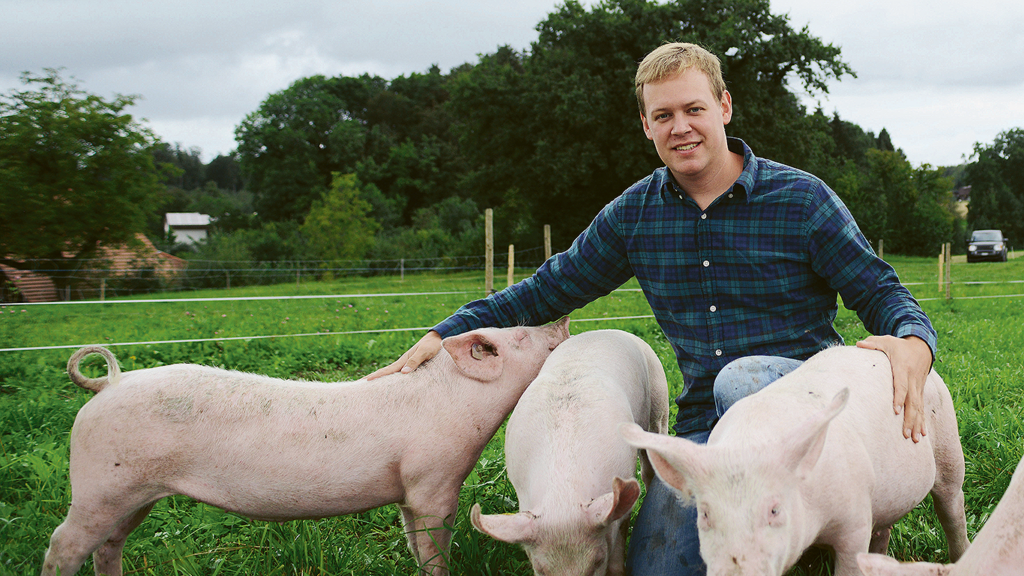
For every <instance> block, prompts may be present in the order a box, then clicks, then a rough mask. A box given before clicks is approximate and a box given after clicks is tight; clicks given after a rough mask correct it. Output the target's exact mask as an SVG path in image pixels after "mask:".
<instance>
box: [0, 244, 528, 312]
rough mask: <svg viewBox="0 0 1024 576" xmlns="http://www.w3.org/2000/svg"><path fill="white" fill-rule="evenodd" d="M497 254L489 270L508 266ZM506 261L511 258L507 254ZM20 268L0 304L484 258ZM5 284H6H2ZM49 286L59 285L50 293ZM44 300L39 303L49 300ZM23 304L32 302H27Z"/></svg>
mask: <svg viewBox="0 0 1024 576" xmlns="http://www.w3.org/2000/svg"><path fill="white" fill-rule="evenodd" d="M544 254H545V248H544V247H536V248H529V249H526V250H519V251H517V254H515V264H516V269H519V270H531V271H532V270H535V269H536V268H537V267H539V266H540V265H541V264H542V263H543V262H544ZM501 256H502V255H501V254H500V253H499V256H498V257H497V258H496V259H495V261H494V262H493V265H494V266H495V267H499V268H504V267H506V266H507V265H508V262H507V261H506V260H505V259H504V258H503V257H501ZM510 257H511V256H510ZM23 264H24V267H25V268H24V269H19V270H13V269H6V270H5V275H6V276H7V278H6V279H5V278H4V277H3V276H0V302H20V301H22V300H23V299H25V298H24V296H25V294H24V292H23V291H22V290H19V289H18V287H19V286H21V285H23V284H24V283H25V280H26V279H28V278H33V279H34V280H33V281H34V282H47V283H49V285H50V289H49V291H48V292H49V293H52V294H56V297H57V299H59V300H62V301H71V300H101V301H102V300H106V299H107V298H115V297H119V296H131V295H136V294H147V293H152V292H185V291H193V290H201V289H215V288H232V287H235V288H237V287H242V286H267V285H273V284H284V283H296V284H301V283H302V282H305V281H315V280H324V279H332V278H342V277H351V276H381V275H390V276H399V277H403V276H404V275H405V274H406V273H415V272H452V273H454V272H464V271H483V270H484V269H485V266H486V264H487V258H486V256H484V255H479V256H444V257H436V258H401V259H397V260H288V261H274V262H252V261H241V260H235V261H232V260H187V261H186V265H185V266H184V267H183V268H181V269H180V270H176V271H166V270H159V269H156V268H155V267H153V266H148V265H139V266H127V267H117V268H111V267H105V266H104V264H105V261H103V260H99V259H86V260H80V261H76V262H75V265H74V267H73V268H67V267H64V266H61V265H60V264H63V262H61V261H56V260H29V261H26V262H24V263H23ZM4 280H6V281H4ZM53 286H61V287H62V288H61V289H60V290H56V289H54V288H53ZM52 299H53V298H52V297H50V298H46V299H45V300H52ZM28 301H29V302H32V301H33V299H31V298H29V299H28Z"/></svg>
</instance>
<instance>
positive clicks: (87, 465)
mask: <svg viewBox="0 0 1024 576" xmlns="http://www.w3.org/2000/svg"><path fill="white" fill-rule="evenodd" d="M567 337H568V319H567V318H566V319H563V320H562V321H561V322H559V323H557V324H552V325H549V326H546V327H540V328H507V329H500V330H499V329H493V328H491V329H482V330H476V331H473V332H469V333H466V334H463V335H461V336H455V337H451V338H447V339H445V340H444V342H443V350H442V351H441V352H440V353H439V354H438V355H437V356H436V357H435V358H434V359H433V360H431V361H430V362H429V363H426V364H424V365H423V367H422V368H420V369H419V370H416V371H415V372H413V373H412V374H408V375H403V374H394V375H391V376H385V377H382V378H380V379H378V380H374V381H373V382H367V381H366V380H357V381H355V382H334V383H322V382H303V381H290V380H280V379H276V378H268V377H266V376H258V375H254V374H246V373H242V372H230V371H227V370H220V369H217V368H210V367H205V366H196V365H192V364H177V365H174V366H162V367H159V368H149V369H145V370H135V371H132V372H127V373H124V374H121V373H120V370H119V369H118V367H117V361H116V359H115V358H114V356H113V355H112V354H111V353H110V352H108V351H107V350H106V349H104V348H101V347H88V348H83V349H81V350H79V351H78V352H76V353H75V354H74V355H73V356H72V357H71V360H70V361H69V362H68V374H69V375H70V376H71V379H72V380H73V381H74V382H75V383H76V384H78V385H79V386H82V387H83V388H87V389H89V390H94V391H96V392H98V393H97V394H96V396H95V397H94V398H92V399H91V400H90V401H89V402H88V403H86V404H85V406H83V407H82V409H81V410H80V411H79V412H78V416H77V418H75V424H74V427H73V429H72V432H71V509H70V511H69V512H68V517H67V518H66V519H65V520H64V523H63V524H61V525H60V526H59V527H57V529H56V530H55V531H54V533H53V536H52V537H51V538H50V547H49V549H48V550H47V552H46V558H45V560H44V562H43V569H42V574H43V575H44V576H51V575H53V574H54V573H55V572H56V571H57V570H58V569H59V570H60V573H61V574H62V575H63V576H71V575H73V574H75V573H76V572H77V571H78V569H79V568H80V567H81V565H82V563H83V562H84V561H85V559H86V558H87V557H88V555H89V554H90V553H93V562H94V565H95V569H96V574H106V575H111V576H118V575H120V574H121V552H122V549H123V548H124V544H125V540H126V538H127V537H128V534H129V533H130V532H131V531H132V530H133V529H134V528H135V527H136V526H138V525H139V524H140V523H141V522H142V520H143V519H144V518H145V516H146V514H148V513H149V511H150V510H151V509H152V507H153V504H154V503H155V502H156V501H157V500H159V499H161V498H163V497H165V496H170V495H172V494H185V495H187V496H191V497H192V498H195V499H196V500H200V501H202V502H207V503H209V504H213V505H215V506H218V507H220V508H223V509H225V510H229V511H232V512H237V513H239V514H242V515H244V516H247V517H249V518H253V519H259V520H273V521H283V520H292V519H300V518H323V517H327V516H337V515H341V514H350V513H355V512H361V511H364V510H368V509H370V508H375V507H378V506H383V505H385V504H391V503H397V504H398V506H399V508H400V509H401V511H402V517H403V520H404V522H405V530H406V535H407V536H408V541H409V548H410V549H411V550H412V552H413V555H414V556H415V557H416V560H417V562H418V563H419V564H420V566H421V569H422V571H423V572H429V573H432V574H446V573H447V572H448V568H447V561H446V559H445V557H444V555H445V554H446V553H447V548H448V543H449V541H450V538H451V534H450V533H449V531H448V530H447V529H445V528H443V526H442V523H445V524H448V525H451V523H452V522H453V521H454V518H455V512H456V508H457V506H458V499H459V489H460V487H461V486H462V482H463V481H464V480H465V478H466V476H467V475H469V472H470V471H471V470H472V468H473V466H474V465H475V464H476V461H477V459H478V458H479V456H480V452H481V451H482V450H483V448H484V446H485V445H486V444H487V442H488V440H489V439H490V438H491V436H492V435H493V434H494V433H495V432H496V431H497V429H498V427H499V426H500V425H501V423H502V422H503V421H504V419H505V416H507V415H508V413H509V412H510V411H511V410H512V408H513V407H514V406H515V403H516V401H517V400H518V399H519V396H520V395H521V394H522V392H523V390H524V389H525V388H526V386H527V385H528V384H529V383H530V381H531V380H532V379H533V378H534V377H535V376H536V375H537V372H538V371H539V370H540V367H541V365H542V363H543V362H544V359H546V358H547V356H548V354H549V353H550V351H551V350H553V349H554V348H555V347H556V346H557V345H558V344H560V343H561V342H562V341H563V340H565V339H566V338H567ZM91 353H99V354H102V355H103V356H104V357H106V359H107V364H108V373H107V377H106V378H95V379H88V378H85V377H83V376H82V374H81V372H79V370H78V363H79V362H80V360H81V359H82V357H84V356H85V355H87V354H91Z"/></svg>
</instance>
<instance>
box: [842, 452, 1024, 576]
mask: <svg viewBox="0 0 1024 576" xmlns="http://www.w3.org/2000/svg"><path fill="white" fill-rule="evenodd" d="M857 562H859V563H860V567H861V569H862V570H864V573H865V574H867V575H868V576H1020V575H1021V574H1024V460H1021V463H1020V464H1017V471H1016V472H1014V473H1013V478H1011V479H1010V486H1009V488H1007V489H1006V493H1005V494H1003V498H1002V500H1000V501H999V504H997V505H996V509H995V510H994V511H993V512H992V515H991V516H989V519H988V522H986V523H985V526H984V527H983V528H982V529H981V531H979V532H978V535H977V536H975V537H974V542H973V543H972V544H971V547H970V548H968V549H967V552H965V553H964V555H963V556H961V557H960V559H959V560H957V562H956V564H930V563H927V562H916V563H915V562H912V563H908V564H900V563H899V562H897V561H895V560H893V559H892V558H889V557H888V556H882V555H880V554H858V555H857Z"/></svg>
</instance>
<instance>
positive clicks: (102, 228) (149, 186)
mask: <svg viewBox="0 0 1024 576" xmlns="http://www.w3.org/2000/svg"><path fill="white" fill-rule="evenodd" d="M22 81H23V82H24V83H25V84H26V85H27V86H29V87H33V86H35V87H37V89H35V90H31V89H28V90H11V91H10V93H8V94H5V95H3V96H0V183H2V184H0V186H2V189H0V263H3V264H6V265H8V266H12V267H14V268H19V269H33V268H34V267H36V266H38V263H37V262H35V260H38V259H46V260H47V261H48V264H47V266H45V267H52V268H56V269H58V270H68V269H72V268H75V267H76V266H78V264H79V262H80V261H81V260H83V259H85V258H89V257H91V256H94V255H95V254H96V251H97V250H98V249H99V248H100V246H101V245H106V246H114V247H116V246H118V245H121V244H123V243H126V242H131V241H134V237H135V233H136V232H140V231H142V230H143V228H144V225H145V221H146V216H147V215H148V214H149V213H150V211H152V210H153V209H154V208H155V199H156V196H157V194H158V193H159V192H160V190H161V186H160V183H159V174H158V172H157V169H156V167H155V165H154V162H153V153H152V147H153V145H154V142H155V137H154V136H153V134H152V133H151V132H150V131H149V130H148V129H147V128H145V127H143V126H141V125H140V124H139V123H137V122H136V121H135V120H134V119H133V118H132V116H131V115H130V114H127V113H125V109H126V108H127V107H129V106H130V105H131V104H132V103H133V102H134V101H135V98H136V97H134V96H118V97H117V98H115V99H114V100H105V99H103V98H100V97H98V96H95V95H92V94H88V93H87V92H85V91H83V90H81V89H80V88H78V86H77V84H75V83H74V82H73V81H69V80H65V79H63V78H61V76H60V72H59V71H58V70H52V69H48V70H46V71H45V73H44V75H41V76H36V75H33V74H29V73H25V74H23V75H22ZM63 287H64V286H63V285H61V284H58V286H57V288H58V289H60V288H63Z"/></svg>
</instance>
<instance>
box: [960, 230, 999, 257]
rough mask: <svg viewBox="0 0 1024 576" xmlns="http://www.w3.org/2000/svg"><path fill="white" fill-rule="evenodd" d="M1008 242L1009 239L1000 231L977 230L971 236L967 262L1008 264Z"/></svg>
mask: <svg viewBox="0 0 1024 576" xmlns="http://www.w3.org/2000/svg"><path fill="white" fill-rule="evenodd" d="M1007 241H1008V239H1007V238H1006V237H1005V236H1003V233H1002V232H1001V231H999V230H975V231H974V232H973V233H972V234H971V241H970V242H968V243H967V261H968V262H981V261H982V260H994V261H996V262H1006V243H1007Z"/></svg>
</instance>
